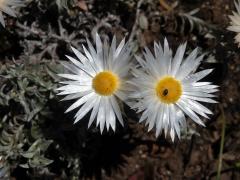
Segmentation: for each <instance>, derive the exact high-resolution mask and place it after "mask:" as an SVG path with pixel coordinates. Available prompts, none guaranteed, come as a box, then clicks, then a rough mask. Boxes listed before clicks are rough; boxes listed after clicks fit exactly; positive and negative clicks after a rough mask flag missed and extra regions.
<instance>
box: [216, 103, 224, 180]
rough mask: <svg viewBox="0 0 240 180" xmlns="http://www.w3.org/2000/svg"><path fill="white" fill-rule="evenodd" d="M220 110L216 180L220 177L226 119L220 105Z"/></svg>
mask: <svg viewBox="0 0 240 180" xmlns="http://www.w3.org/2000/svg"><path fill="white" fill-rule="evenodd" d="M220 110H221V121H222V132H221V144H220V152H219V161H218V169H217V180H220V179H221V170H222V154H223V147H224V140H225V129H226V119H225V114H224V110H223V107H222V106H220Z"/></svg>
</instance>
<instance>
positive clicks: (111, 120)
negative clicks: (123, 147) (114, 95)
mask: <svg viewBox="0 0 240 180" xmlns="http://www.w3.org/2000/svg"><path fill="white" fill-rule="evenodd" d="M107 100H108V105H107V106H108V112H107V123H108V124H110V125H111V127H112V130H113V131H115V129H116V116H115V114H114V111H113V107H112V104H111V102H110V100H109V99H107Z"/></svg>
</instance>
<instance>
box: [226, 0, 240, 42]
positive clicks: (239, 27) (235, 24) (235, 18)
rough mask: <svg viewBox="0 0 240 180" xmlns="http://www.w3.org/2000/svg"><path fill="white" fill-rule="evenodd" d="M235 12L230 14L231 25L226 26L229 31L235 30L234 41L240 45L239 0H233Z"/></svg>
mask: <svg viewBox="0 0 240 180" xmlns="http://www.w3.org/2000/svg"><path fill="white" fill-rule="evenodd" d="M234 4H235V7H236V9H237V12H235V11H233V15H230V16H229V18H230V19H231V25H230V26H229V27H228V28H227V29H228V30H229V31H233V32H236V33H237V35H236V36H235V42H236V43H238V47H240V0H238V2H236V1H235V2H234Z"/></svg>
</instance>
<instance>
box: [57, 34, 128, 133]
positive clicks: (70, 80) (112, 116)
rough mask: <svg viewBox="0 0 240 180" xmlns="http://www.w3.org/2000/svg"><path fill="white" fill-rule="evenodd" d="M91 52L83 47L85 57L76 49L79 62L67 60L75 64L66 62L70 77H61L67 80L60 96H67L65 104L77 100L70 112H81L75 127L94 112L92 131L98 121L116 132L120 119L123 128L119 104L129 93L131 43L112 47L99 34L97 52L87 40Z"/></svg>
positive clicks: (90, 120) (114, 40) (92, 115)
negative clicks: (95, 121)
mask: <svg viewBox="0 0 240 180" xmlns="http://www.w3.org/2000/svg"><path fill="white" fill-rule="evenodd" d="M87 44H88V49H87V48H85V46H83V50H84V54H82V53H81V52H79V51H78V50H77V49H75V48H73V47H72V50H73V52H74V53H75V55H76V56H77V59H75V58H73V57H70V56H67V58H68V59H69V60H70V61H71V63H67V62H64V63H63V66H65V68H66V69H68V70H69V73H67V74H59V76H61V77H63V78H66V79H67V81H62V82H61V84H64V86H62V87H60V88H58V90H59V91H61V92H60V93H59V95H67V96H66V97H65V98H64V99H63V100H72V99H76V102H74V103H73V104H72V105H71V106H70V107H69V108H68V109H67V110H66V112H69V111H72V110H74V109H78V111H77V113H76V115H75V123H76V122H78V121H79V120H81V119H82V118H83V117H84V116H85V115H86V114H87V113H88V112H90V111H91V110H92V111H91V116H90V119H89V123H88V127H89V126H91V124H92V123H93V121H94V119H96V120H97V123H96V125H97V126H99V125H100V130H101V132H103V130H104V127H105V126H106V127H107V130H109V127H111V128H112V129H113V130H115V128H116V119H118V121H119V122H120V124H121V125H123V118H122V115H121V110H120V106H119V104H118V101H119V100H121V101H125V100H126V98H127V91H128V90H129V88H128V86H127V85H126V81H127V79H128V76H129V70H130V62H129V60H130V52H131V49H130V48H129V45H128V43H126V44H125V40H124V39H123V40H122V41H121V42H120V44H119V45H118V46H116V37H114V38H113V40H112V43H111V45H109V44H108V43H107V41H104V43H103V42H102V41H101V39H100V37H99V35H98V34H96V49H95V48H94V47H93V45H92V44H91V43H90V42H89V41H88V40H87Z"/></svg>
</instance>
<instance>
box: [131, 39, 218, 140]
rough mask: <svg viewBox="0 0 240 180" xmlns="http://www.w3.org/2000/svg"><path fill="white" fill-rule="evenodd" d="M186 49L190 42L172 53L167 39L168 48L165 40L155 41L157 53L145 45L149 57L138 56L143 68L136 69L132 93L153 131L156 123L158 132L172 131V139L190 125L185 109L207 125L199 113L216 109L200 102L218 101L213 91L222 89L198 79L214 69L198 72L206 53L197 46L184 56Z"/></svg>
mask: <svg viewBox="0 0 240 180" xmlns="http://www.w3.org/2000/svg"><path fill="white" fill-rule="evenodd" d="M185 49H186V43H185V44H183V45H181V46H179V48H178V49H177V52H176V54H175V56H174V57H172V51H171V50H170V49H169V46H168V42H167V40H166V39H165V41H164V49H162V47H161V44H157V43H154V53H155V56H154V55H153V54H152V53H151V52H150V50H149V49H148V48H145V52H144V53H143V54H144V58H145V60H144V59H142V58H140V57H139V56H136V59H137V61H138V62H139V64H140V68H138V67H136V68H134V69H133V70H132V72H133V75H134V76H135V78H134V79H133V80H132V81H131V84H132V85H134V86H136V88H135V91H134V92H133V93H132V95H131V96H130V97H131V98H134V99H136V103H135V105H134V106H133V108H136V109H137V110H138V112H143V113H142V116H141V118H140V120H139V121H140V122H142V121H144V120H146V124H147V125H149V128H148V130H149V131H150V130H151V129H152V128H153V127H154V126H155V127H156V136H159V134H160V133H161V131H162V130H164V132H165V136H166V134H167V132H168V131H170V136H171V139H172V141H174V138H175V134H177V136H178V138H180V130H181V128H186V119H185V115H184V113H185V114H186V115H188V116H189V117H190V118H191V119H192V120H193V121H194V122H196V123H197V124H200V125H202V126H204V124H203V122H202V120H201V119H200V118H199V116H198V115H201V116H203V117H205V118H208V114H212V112H211V111H210V110H209V109H207V108H206V107H204V106H203V105H202V104H200V103H199V102H208V103H216V101H215V100H213V99H211V98H212V97H214V95H212V93H213V92H216V91H218V90H217V87H218V86H215V85H212V84H211V83H210V82H198V81H199V80H201V79H202V78H204V77H205V76H207V75H208V74H209V73H211V72H212V69H207V70H203V71H200V72H197V73H195V70H196V69H197V67H198V66H199V64H200V62H201V61H202V59H203V55H202V56H199V57H197V48H196V49H195V50H194V51H192V52H191V54H190V55H189V56H188V57H186V58H185V59H184V57H183V56H184V52H185ZM183 59H184V60H183ZM197 114H198V115H197Z"/></svg>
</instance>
